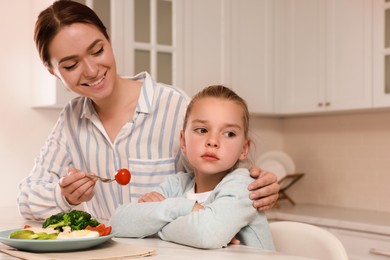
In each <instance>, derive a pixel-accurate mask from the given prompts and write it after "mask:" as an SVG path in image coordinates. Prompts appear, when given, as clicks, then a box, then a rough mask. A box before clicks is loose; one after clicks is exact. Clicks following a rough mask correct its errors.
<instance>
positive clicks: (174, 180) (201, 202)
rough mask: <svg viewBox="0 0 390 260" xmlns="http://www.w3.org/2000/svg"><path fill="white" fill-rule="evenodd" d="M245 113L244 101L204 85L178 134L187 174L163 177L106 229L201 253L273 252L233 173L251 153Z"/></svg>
mask: <svg viewBox="0 0 390 260" xmlns="http://www.w3.org/2000/svg"><path fill="white" fill-rule="evenodd" d="M248 129H249V113H248V108H247V106H246V103H245V101H244V100H243V99H242V98H240V97H239V96H238V95H237V94H236V93H234V92H233V91H232V90H230V89H229V88H226V87H224V86H219V85H217V86H210V87H207V88H205V89H204V90H203V91H201V92H199V93H198V94H197V95H195V97H194V98H193V99H192V101H191V103H190V104H189V106H188V109H187V113H186V116H185V119H184V125H183V130H182V132H181V135H180V141H181V149H182V151H183V154H184V155H185V156H186V158H187V159H188V162H189V163H190V165H191V167H192V169H193V172H180V173H178V174H174V175H171V176H168V177H167V178H166V179H165V181H164V182H163V183H162V184H161V185H160V186H159V187H158V188H157V189H156V190H155V191H154V192H152V193H149V194H146V195H144V196H143V197H142V198H141V202H144V201H146V202H144V203H130V204H126V205H123V206H120V207H119V208H118V209H117V211H116V213H115V214H114V216H113V218H112V219H111V225H112V227H113V230H114V231H113V232H114V233H115V234H116V235H117V236H124V237H145V236H149V235H153V234H155V233H158V235H159V236H160V238H161V239H164V240H168V241H173V242H176V243H180V244H185V245H189V246H194V247H199V248H220V247H224V246H227V244H228V243H229V242H230V240H231V238H232V237H234V236H235V235H236V238H238V240H239V241H240V242H241V244H244V245H248V246H255V247H260V248H265V249H270V250H273V249H274V246H273V242H272V237H271V233H270V230H269V227H268V223H267V219H266V216H265V215H264V213H259V212H257V211H256V210H255V209H254V208H253V207H252V205H251V200H250V199H249V197H248V194H247V192H245V187H247V186H248V185H249V184H250V183H251V182H252V181H253V180H252V179H251V178H250V176H249V172H248V170H247V169H244V168H238V167H237V166H238V164H239V162H240V161H242V160H244V159H245V158H246V157H247V155H248V151H249V146H250V141H249V138H248Z"/></svg>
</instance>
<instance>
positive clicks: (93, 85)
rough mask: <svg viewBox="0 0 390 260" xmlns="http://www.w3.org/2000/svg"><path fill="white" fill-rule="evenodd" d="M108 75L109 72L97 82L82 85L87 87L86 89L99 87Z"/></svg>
mask: <svg viewBox="0 0 390 260" xmlns="http://www.w3.org/2000/svg"><path fill="white" fill-rule="evenodd" d="M106 74H107V71H106V73H104V74H103V76H102V77H101V78H99V79H97V80H96V81H94V82H91V83H83V84H81V85H83V86H86V87H96V86H97V85H99V84H100V83H102V82H103V80H104V79H105V78H106Z"/></svg>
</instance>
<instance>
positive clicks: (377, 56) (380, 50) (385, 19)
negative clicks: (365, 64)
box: [373, 0, 390, 107]
mask: <svg viewBox="0 0 390 260" xmlns="http://www.w3.org/2000/svg"><path fill="white" fill-rule="evenodd" d="M374 13H375V16H374V26H373V28H374V30H373V35H374V41H373V44H374V64H373V73H374V97H373V106H374V107H389V106H390V2H389V1H385V0H374Z"/></svg>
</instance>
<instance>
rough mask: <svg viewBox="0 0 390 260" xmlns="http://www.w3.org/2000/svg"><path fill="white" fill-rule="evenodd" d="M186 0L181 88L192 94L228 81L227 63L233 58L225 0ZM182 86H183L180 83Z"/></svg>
mask: <svg viewBox="0 0 390 260" xmlns="http://www.w3.org/2000/svg"><path fill="white" fill-rule="evenodd" d="M183 2H184V10H183V13H184V31H183V39H184V45H183V56H184V60H183V64H182V66H183V67H184V81H183V86H182V88H183V89H184V90H186V92H187V93H188V94H189V95H191V96H192V95H193V94H195V93H196V92H198V90H200V89H202V88H204V87H206V86H207V85H211V84H227V83H228V81H227V79H226V77H227V75H226V74H225V69H226V66H228V64H229V62H230V60H229V56H228V53H227V51H228V50H227V46H226V45H225V42H226V41H225V37H227V33H229V32H228V31H227V28H226V22H227V21H228V19H227V18H226V17H225V14H226V8H228V5H227V2H228V1H225V0H213V1H209V0H186V1H183ZM179 87H180V86H179Z"/></svg>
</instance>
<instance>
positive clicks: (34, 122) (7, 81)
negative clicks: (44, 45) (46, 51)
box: [0, 0, 59, 206]
mask: <svg viewBox="0 0 390 260" xmlns="http://www.w3.org/2000/svg"><path fill="white" fill-rule="evenodd" d="M34 1H37V2H40V3H42V4H43V5H44V6H46V3H45V2H48V1H43V0H34ZM32 2H33V1H25V0H13V1H6V2H4V4H3V2H2V4H1V5H2V7H1V8H0V31H1V43H0V44H1V47H0V57H1V63H0V79H1V85H0V88H1V95H0V118H1V127H0V169H1V171H0V177H1V181H0V194H1V196H0V205H1V206H10V205H15V202H16V196H17V185H18V183H19V181H20V180H21V179H22V178H23V177H24V176H26V175H27V174H28V173H29V171H30V170H31V167H32V165H33V162H34V157H35V156H36V155H37V154H38V152H39V149H40V147H41V146H42V145H43V144H44V142H45V139H46V137H47V135H48V134H49V132H50V130H51V128H52V127H53V125H54V123H55V120H56V118H57V115H58V113H59V111H58V110H43V111H41V110H34V109H32V108H31V98H30V96H31V91H32V88H31V78H32V74H31V69H32V66H31V63H32V60H31V57H32V53H33V52H35V49H34V44H33V40H32V39H33V22H32V21H33V20H35V18H34V17H32V14H31V8H32V6H31V5H32Z"/></svg>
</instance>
